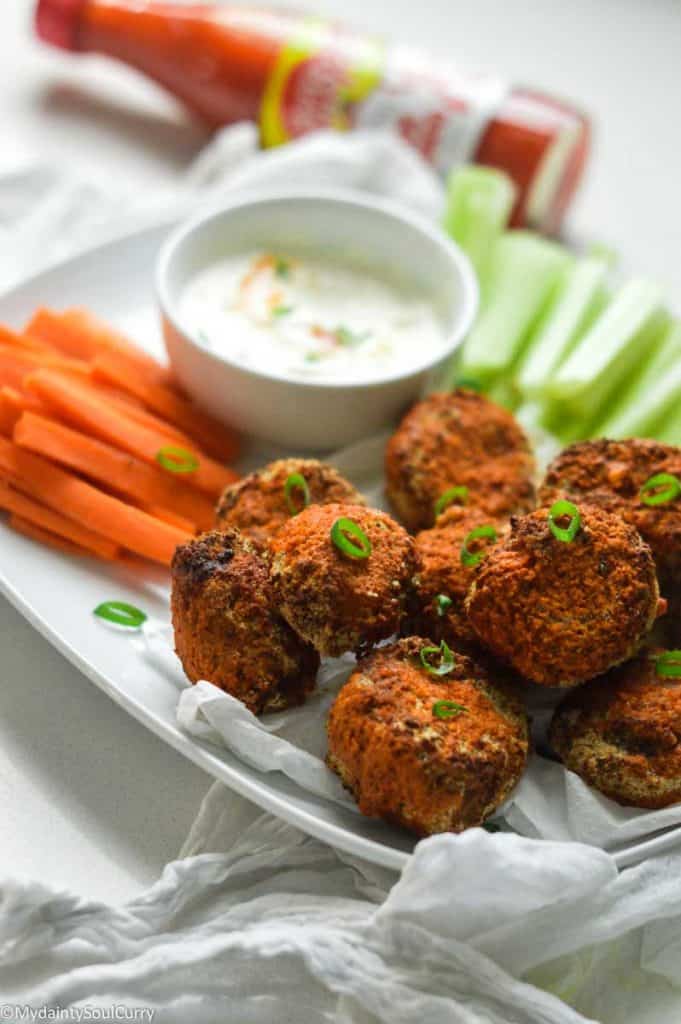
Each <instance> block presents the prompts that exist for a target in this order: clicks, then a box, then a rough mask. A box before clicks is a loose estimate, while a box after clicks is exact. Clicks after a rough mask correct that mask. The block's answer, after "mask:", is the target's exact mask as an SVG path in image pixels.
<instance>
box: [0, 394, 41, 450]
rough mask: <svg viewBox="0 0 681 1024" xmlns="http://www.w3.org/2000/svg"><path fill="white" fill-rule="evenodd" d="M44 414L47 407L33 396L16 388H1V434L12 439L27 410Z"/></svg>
mask: <svg viewBox="0 0 681 1024" xmlns="http://www.w3.org/2000/svg"><path fill="white" fill-rule="evenodd" d="M28 409H30V410H31V411H32V412H37V413H44V412H45V411H46V410H45V406H44V405H41V403H40V402H39V400H38V399H37V398H35V397H34V396H33V395H26V394H24V393H23V392H21V391H17V390H16V389H15V388H9V387H7V386H5V387H0V433H2V434H5V436H6V437H9V438H11V437H12V432H13V430H14V428H15V426H16V424H17V423H18V422H19V420H20V419H21V417H22V416H23V414H24V412H25V411H26V410H28Z"/></svg>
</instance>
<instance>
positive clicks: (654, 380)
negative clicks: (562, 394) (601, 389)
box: [597, 320, 681, 437]
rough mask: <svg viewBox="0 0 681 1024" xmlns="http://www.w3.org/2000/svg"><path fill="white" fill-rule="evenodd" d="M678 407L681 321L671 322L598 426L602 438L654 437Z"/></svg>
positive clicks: (679, 403) (679, 394)
mask: <svg viewBox="0 0 681 1024" xmlns="http://www.w3.org/2000/svg"><path fill="white" fill-rule="evenodd" d="M677 405H680V406H681V322H680V321H678V320H677V321H676V322H675V323H673V324H671V326H670V327H669V329H668V330H667V331H666V332H665V334H664V335H663V337H662V338H661V340H660V346H659V348H658V349H657V351H656V352H654V353H653V354H652V356H651V358H650V359H649V360H648V361H647V362H646V363H645V365H644V366H642V367H641V368H640V370H639V371H638V372H637V373H636V374H635V376H633V377H632V381H631V385H630V386H629V387H628V388H626V390H625V391H624V392H623V394H622V395H621V396H619V397H618V399H617V401H616V403H615V405H614V408H613V409H612V410H611V411H610V413H609V415H608V416H606V418H605V419H604V420H602V421H601V423H600V424H599V425H598V428H597V433H599V434H601V435H602V436H603V437H655V436H656V428H658V427H663V425H664V422H663V421H664V420H666V419H667V417H668V416H669V415H671V416H672V417H673V413H674V411H675V409H676V407H677Z"/></svg>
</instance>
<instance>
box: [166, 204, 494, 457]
mask: <svg viewBox="0 0 681 1024" xmlns="http://www.w3.org/2000/svg"><path fill="white" fill-rule="evenodd" d="M258 249H264V250H275V251H277V250H279V251H283V252H286V253H287V254H290V255H292V256H300V257H303V256H304V257H307V258H308V259H309V258H310V257H313V258H314V257H315V256H318V257H320V258H326V259H331V260H335V261H341V262H345V263H346V264H349V265H351V266H352V265H357V266H360V267H362V268H363V269H365V270H366V271H367V272H369V273H371V272H372V271H373V272H376V273H378V274H380V275H381V276H385V275H387V276H389V277H390V278H392V279H394V280H396V281H398V282H400V281H402V282H404V284H405V286H407V287H409V288H411V289H415V290H416V291H417V292H420V293H421V294H423V295H424V297H426V298H428V299H429V300H430V301H432V303H433V305H434V307H435V308H436V309H437V311H438V313H439V315H440V318H441V320H442V322H443V324H444V332H443V341H442V349H441V351H439V352H438V353H437V354H436V355H435V357H432V356H431V357H429V358H428V359H427V360H426V359H424V361H423V363H421V364H417V365H416V366H415V367H414V366H412V367H410V368H409V369H408V370H407V371H403V372H399V371H398V372H396V373H393V374H387V375H386V376H385V377H383V378H381V379H378V380H372V381H371V382H369V383H366V384H362V383H357V382H351V383H348V382H342V381H333V382H327V381H323V382H318V381H312V380H296V379H292V378H290V377H285V376H280V375H277V374H276V373H273V372H271V371H270V370H268V368H267V366H262V367H258V368H257V369H255V368H253V367H245V366H243V365H239V363H237V362H236V361H232V360H231V359H230V358H229V357H228V356H225V355H218V354H216V353H214V352H211V351H209V350H208V349H207V348H205V347H204V346H202V344H201V342H200V340H199V339H198V338H197V337H195V336H193V334H192V330H191V327H190V326H189V325H188V324H186V323H183V320H182V316H181V314H180V297H181V295H182V293H183V290H184V288H185V286H186V285H187V283H188V282H189V281H190V280H191V279H192V278H193V277H194V276H195V275H196V274H197V273H198V272H199V271H201V270H202V269H204V268H205V267H206V266H209V265H210V264H212V263H214V262H216V261H219V260H221V259H225V258H227V257H229V256H230V255H233V254H236V253H239V252H243V251H248V250H250V251H252V250H258ZM157 289H158V298H159V302H160V306H161V314H162V319H163V333H164V338H165V343H166V348H167V350H168V356H169V358H170V361H171V364H172V366H173V369H174V371H175V373H176V375H177V377H178V379H179V381H180V382H181V383H182V385H183V386H184V387H185V388H186V390H187V391H188V393H189V394H190V395H191V396H192V397H193V398H194V399H195V400H196V401H197V402H199V403H200V404H201V405H202V406H203V407H204V408H206V409H207V410H208V411H210V412H211V413H213V415H215V416H216V417H218V418H219V419H221V420H224V421H226V422H228V423H232V424H234V425H235V426H236V427H237V428H238V429H239V430H241V431H243V432H245V433H246V434H250V435H252V436H254V437H257V438H260V439H262V440H266V441H274V442H276V443H278V444H280V445H282V446H285V447H287V448H292V449H299V450H303V451H304V450H309V451H324V450H331V449H333V448H340V447H343V446H344V445H346V444H351V443H352V442H354V441H358V440H360V439H361V438H363V437H366V436H368V435H370V434H372V433H375V432H377V431H379V430H381V429H383V428H385V427H386V426H389V425H390V424H391V423H392V422H394V421H395V420H396V419H397V417H398V416H399V415H400V414H401V413H402V412H403V411H404V410H405V409H406V408H407V407H408V406H409V405H410V403H412V402H413V401H414V400H415V399H417V398H418V397H419V396H420V395H421V394H423V392H424V391H425V390H427V389H428V388H429V387H431V386H433V385H434V384H435V383H436V380H437V373H438V370H440V369H441V368H442V366H443V364H445V363H446V361H447V360H448V358H449V356H451V354H452V352H453V351H454V350H455V349H456V348H457V346H458V345H459V344H460V343H461V341H462V340H463V338H464V337H465V335H466V333H467V332H468V330H469V329H470V327H471V325H472V323H473V319H474V317H475V313H476V310H477V302H478V290H477V283H476V279H475V274H474V273H473V271H472V269H471V266H470V264H469V262H468V260H467V258H466V256H465V255H464V254H463V252H462V251H461V250H460V249H459V248H458V247H457V246H456V245H454V244H453V243H452V242H450V241H449V240H448V239H447V238H446V237H445V235H444V234H443V232H442V231H441V230H440V229H439V228H438V227H437V225H434V224H430V223H429V222H427V221H425V220H422V219H421V218H419V217H417V216H416V215H414V214H411V213H409V212H407V211H405V210H403V209H402V208H400V207H397V206H395V205H393V204H391V203H388V202H385V201H384V200H380V199H376V198H373V197H370V196H366V195H365V194H359V193H354V192H349V191H342V190H323V189H320V190H318V191H315V192H309V191H306V192H302V191H299V190H287V191H285V192H284V191H277V192H272V191H269V192H258V193H249V194H244V193H242V194H241V196H240V197H239V198H235V199H234V200H233V201H232V202H228V203H226V204H225V205H223V206H221V207H220V208H219V209H217V210H213V211H211V212H210V213H207V214H204V215H202V216H200V217H197V218H196V219H194V220H191V221H190V222H189V223H187V224H184V225H182V226H181V227H179V228H178V229H177V230H176V231H175V232H174V233H173V234H172V235H171V237H170V238H169V239H168V241H167V242H166V244H165V246H164V247H163V249H162V252H161V255H160V258H159V264H158V271H157Z"/></svg>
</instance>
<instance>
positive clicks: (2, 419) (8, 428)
mask: <svg viewBox="0 0 681 1024" xmlns="http://www.w3.org/2000/svg"><path fill="white" fill-rule="evenodd" d="M17 419H18V416H17V415H16V413H15V410H14V408H13V406H12V405H11V404H10V403H9V402H8V401H7V400H6V399H5V398H4V396H3V395H2V393H0V434H4V436H5V437H11V436H12V432H13V431H14V427H15V425H16V422H17Z"/></svg>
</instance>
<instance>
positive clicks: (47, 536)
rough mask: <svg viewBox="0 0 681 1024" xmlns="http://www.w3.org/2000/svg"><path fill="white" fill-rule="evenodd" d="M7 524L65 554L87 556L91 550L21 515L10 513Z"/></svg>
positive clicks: (25, 535)
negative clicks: (44, 528)
mask: <svg viewBox="0 0 681 1024" xmlns="http://www.w3.org/2000/svg"><path fill="white" fill-rule="evenodd" d="M8 522H9V525H10V526H11V527H12V529H13V530H16V532H17V533H22V534H23V535H24V537H29V538H30V539H31V540H36V541H38V543H39V544H43V545H44V546H45V547H48V548H55V549H56V550H57V551H62V552H64V554H67V555H80V556H81V557H83V556H86V557H87V556H88V555H91V554H92V552H90V551H88V550H87V549H86V548H82V547H81V546H80V545H79V544H72V543H71V541H70V540H64V538H63V537H58V536H57V535H56V533H50V531H49V530H43V529H42V527H40V526H36V525H35V524H34V523H31V522H29V521H28V519H22V518H21V516H15V515H11V516H10V517H9V520H8Z"/></svg>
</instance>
